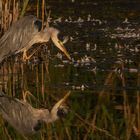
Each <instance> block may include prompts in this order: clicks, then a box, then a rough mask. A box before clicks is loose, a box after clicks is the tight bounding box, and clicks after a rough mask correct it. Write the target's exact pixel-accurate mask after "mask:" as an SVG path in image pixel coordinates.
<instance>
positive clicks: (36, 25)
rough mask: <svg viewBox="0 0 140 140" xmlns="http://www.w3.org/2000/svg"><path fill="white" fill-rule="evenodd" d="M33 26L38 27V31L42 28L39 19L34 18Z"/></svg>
mask: <svg viewBox="0 0 140 140" xmlns="http://www.w3.org/2000/svg"><path fill="white" fill-rule="evenodd" d="M34 25H35V27H36V28H37V29H38V31H39V32H40V31H41V29H42V22H41V21H40V20H36V21H35V22H34Z"/></svg>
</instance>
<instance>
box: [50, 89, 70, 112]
mask: <svg viewBox="0 0 140 140" xmlns="http://www.w3.org/2000/svg"><path fill="white" fill-rule="evenodd" d="M70 93H71V92H70V91H69V92H68V93H67V94H66V95H65V96H64V97H63V98H62V99H61V100H59V101H58V102H57V103H56V104H55V105H54V107H53V108H52V110H57V109H58V108H59V107H60V106H61V105H62V104H63V103H64V102H65V101H66V99H67V98H68V97H69V95H70Z"/></svg>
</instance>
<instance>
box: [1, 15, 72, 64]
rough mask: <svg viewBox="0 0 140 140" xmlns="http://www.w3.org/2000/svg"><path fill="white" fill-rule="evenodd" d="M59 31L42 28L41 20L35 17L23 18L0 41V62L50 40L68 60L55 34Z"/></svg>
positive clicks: (51, 28)
mask: <svg viewBox="0 0 140 140" xmlns="http://www.w3.org/2000/svg"><path fill="white" fill-rule="evenodd" d="M58 33H59V31H58V30H57V29H55V28H53V27H47V26H45V28H44V29H43V28H42V22H41V20H39V19H37V18H36V17H35V16H32V15H30V16H25V17H23V18H21V19H19V20H18V21H16V22H15V23H13V25H12V26H11V27H10V28H9V29H8V31H7V32H6V33H5V34H4V35H3V36H2V38H1V39H0V62H1V61H2V60H3V59H4V58H5V57H7V56H9V55H11V54H16V53H19V52H26V51H28V49H29V48H30V47H31V46H32V45H33V44H35V43H43V42H48V41H49V40H50V38H51V39H52V41H53V42H54V44H55V45H56V46H57V47H58V48H59V49H60V50H61V51H63V52H64V53H65V54H66V55H67V57H68V58H69V59H70V56H69V54H68V53H67V51H66V50H65V48H63V46H60V44H59V39H58V38H57V34H58Z"/></svg>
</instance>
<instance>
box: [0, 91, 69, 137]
mask: <svg viewBox="0 0 140 140" xmlns="http://www.w3.org/2000/svg"><path fill="white" fill-rule="evenodd" d="M69 95H70V92H68V93H67V94H66V95H65V96H64V97H63V98H62V99H60V100H59V101H58V102H57V103H56V104H55V105H54V106H53V108H52V109H51V111H49V110H48V109H37V108H33V107H32V106H31V105H30V104H29V103H28V102H25V101H24V100H19V99H17V98H13V97H9V96H8V95H6V94H5V93H3V92H0V114H1V115H2V117H3V118H4V119H5V120H6V121H7V122H8V123H9V124H11V126H13V128H15V129H16V130H17V131H18V132H20V133H21V134H22V135H23V136H32V135H34V134H35V133H36V132H37V131H38V130H39V129H40V127H39V126H40V123H42V122H45V123H52V122H54V121H56V120H57V119H59V118H61V117H63V116H64V115H66V114H67V112H68V110H67V107H66V106H64V104H63V103H64V102H65V100H66V99H67V98H68V96H69Z"/></svg>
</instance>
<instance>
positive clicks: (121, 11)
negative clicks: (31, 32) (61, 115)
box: [20, 0, 140, 140]
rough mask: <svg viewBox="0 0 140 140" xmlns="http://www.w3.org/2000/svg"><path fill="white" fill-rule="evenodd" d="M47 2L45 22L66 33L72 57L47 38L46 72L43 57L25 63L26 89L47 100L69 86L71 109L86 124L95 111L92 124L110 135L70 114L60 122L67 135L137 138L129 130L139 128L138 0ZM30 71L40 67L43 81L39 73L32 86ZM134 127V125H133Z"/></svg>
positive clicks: (62, 34) (139, 31)
mask: <svg viewBox="0 0 140 140" xmlns="http://www.w3.org/2000/svg"><path fill="white" fill-rule="evenodd" d="M47 2H48V3H47V10H51V11H52V13H51V16H52V22H51V25H52V26H55V27H57V28H59V29H60V31H61V33H60V36H59V37H60V38H63V36H69V41H68V42H67V43H66V44H65V47H66V48H67V50H68V51H69V53H70V55H71V57H72V61H68V60H67V59H66V57H65V56H64V55H63V56H62V54H61V53H60V52H59V53H58V50H56V49H55V48H54V46H53V45H52V43H49V44H48V46H49V49H51V56H50V60H49V67H48V69H49V76H48V75H47V74H46V69H45V65H44V64H45V62H44V61H41V62H40V63H39V64H36V65H33V66H30V65H27V66H25V69H24V76H25V79H26V80H25V81H26V83H25V85H26V89H28V90H30V91H31V92H32V93H33V92H34V93H37V95H38V93H40V94H41V93H42V95H43V93H46V94H45V95H43V96H45V100H47V101H48V100H49V99H50V95H51V94H53V95H55V96H61V95H62V94H64V93H66V92H67V91H69V90H71V96H70V98H69V100H68V104H69V106H70V108H71V110H72V111H74V112H76V113H78V114H79V115H80V116H81V117H82V118H83V120H84V121H87V122H89V123H91V124H92V123H93V118H94V117H95V115H96V117H97V118H96V121H95V125H96V126H97V127H99V128H101V129H105V130H107V131H108V132H109V133H110V134H111V135H112V136H108V135H107V134H106V133H105V132H102V131H99V134H98V130H97V132H96V133H93V131H91V130H87V129H88V128H86V127H89V126H88V125H87V126H85V124H83V123H81V122H80V121H79V118H78V117H76V115H75V114H74V113H70V115H69V116H68V120H65V127H68V128H69V133H70V137H71V139H75V140H77V139H103V140H104V139H114V138H113V136H115V137H116V138H118V139H134V140H135V139H138V138H139V134H138V135H136V132H135V131H136V130H137V131H138V132H139V131H140V124H139V122H140V120H139V119H140V118H139V113H138V112H139V111H140V110H139V108H138V106H140V103H139V97H140V75H139V73H140V28H139V27H140V14H139V13H140V8H139V5H140V2H139V1H129V0H127V1H121V0H118V1H113V0H112V1H101V0H99V1H95V0H93V1H92V0H89V1H86V0H85V1H84V0H83V1H80V0H79V1H78V0H75V2H71V1H67V2H64V1H57V2H56V1H51V0H48V1H47ZM29 12H30V11H29ZM27 14H28V13H27ZM42 66H43V68H42ZM36 70H38V71H40V74H39V77H41V76H42V73H44V74H43V77H44V79H43V86H42V79H41V78H39V81H40V83H39V84H38V85H36ZM42 70H43V72H42ZM20 72H21V71H20ZM23 81H24V80H23ZM37 86H40V87H39V88H37ZM46 95H49V97H48V96H47V97H46ZM41 99H42V98H41ZM41 102H43V103H44V101H41ZM45 103H46V102H45ZM49 103H50V102H49ZM46 104H47V105H48V103H46ZM50 104H51V103H50ZM50 104H49V106H51V105H50ZM126 106H127V107H128V108H127V109H126ZM128 110H129V111H128ZM124 112H127V113H126V114H125V113H124ZM128 112H129V113H128ZM131 115H134V116H135V121H134V122H133V123H134V125H133V124H131V123H128V121H130V122H132V116H131ZM134 126H135V127H136V128H137V129H134V130H133V128H134ZM61 127H62V126H61ZM65 127H62V128H61V129H64V128H65ZM56 128H57V126H56ZM129 128H132V131H128V130H129ZM74 130H75V131H74ZM57 132H58V133H59V131H58V130H57ZM129 134H130V137H129V136H128V135H129ZM65 138H67V136H64V138H62V139H65Z"/></svg>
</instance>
